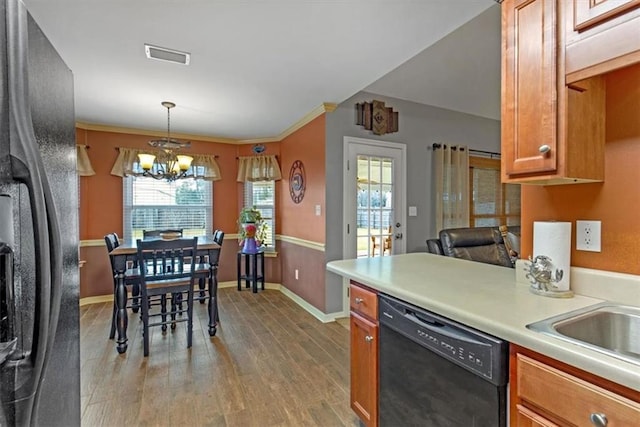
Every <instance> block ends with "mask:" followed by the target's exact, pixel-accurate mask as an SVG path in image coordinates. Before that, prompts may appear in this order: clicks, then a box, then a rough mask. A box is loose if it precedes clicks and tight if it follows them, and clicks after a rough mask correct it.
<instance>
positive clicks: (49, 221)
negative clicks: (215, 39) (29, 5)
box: [6, 0, 62, 424]
mask: <svg viewBox="0 0 640 427" xmlns="http://www.w3.org/2000/svg"><path fill="white" fill-rule="evenodd" d="M6 16H7V22H6V23H7V26H6V28H7V57H8V58H7V59H8V61H7V62H8V64H9V67H8V76H9V81H11V82H12V84H11V85H8V95H9V96H8V98H9V123H10V132H11V138H10V144H9V153H10V156H11V168H12V172H13V176H14V179H15V180H16V181H19V182H23V183H24V184H26V186H27V188H28V189H29V201H30V202H31V212H32V222H33V230H34V247H35V259H36V293H35V295H36V313H35V324H34V331H33V332H34V334H33V344H32V352H31V354H30V357H29V360H30V362H31V368H32V372H31V378H30V379H29V381H27V384H26V387H29V388H33V389H34V390H23V392H27V393H29V394H28V395H27V396H30V395H31V392H35V398H34V399H27V400H29V401H30V402H28V403H26V406H27V407H26V408H23V409H24V410H25V412H26V413H25V414H22V416H23V417H26V418H27V419H24V418H23V419H22V420H21V421H20V422H21V423H22V424H34V423H35V422H36V421H37V416H36V415H37V414H36V413H35V411H36V410H37V405H34V402H37V400H38V397H39V392H40V384H41V379H42V375H43V373H44V370H45V368H46V364H47V354H48V353H50V352H51V348H52V346H53V338H54V337H55V332H56V328H57V324H58V316H59V310H60V298H61V285H62V243H61V235H60V227H59V224H58V219H57V215H56V211H55V206H54V203H53V195H52V192H51V188H50V186H49V181H48V179H47V176H46V174H45V170H44V165H43V163H42V159H41V157H40V152H39V150H38V143H37V141H36V136H35V132H34V129H33V123H32V118H31V108H30V105H29V86H28V76H27V74H26V73H27V71H26V70H27V69H28V68H27V65H28V28H27V10H26V7H25V6H24V4H23V3H22V2H21V1H16V0H13V1H8V2H7V14H6ZM21 394H22V393H21ZM23 395H24V394H23ZM27 396H25V397H27Z"/></svg>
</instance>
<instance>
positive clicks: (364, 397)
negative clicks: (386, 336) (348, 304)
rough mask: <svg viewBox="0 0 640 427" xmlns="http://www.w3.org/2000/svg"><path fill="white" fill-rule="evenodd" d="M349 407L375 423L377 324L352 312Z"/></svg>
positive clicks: (374, 424)
mask: <svg viewBox="0 0 640 427" xmlns="http://www.w3.org/2000/svg"><path fill="white" fill-rule="evenodd" d="M351 409H353V410H354V411H355V412H356V414H358V416H359V417H360V419H361V420H362V421H363V422H364V424H365V425H366V426H376V425H377V424H378V325H377V324H375V323H374V322H371V321H369V320H367V319H366V318H364V317H362V316H360V315H359V314H357V313H353V312H352V313H351Z"/></svg>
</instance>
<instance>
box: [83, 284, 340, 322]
mask: <svg viewBox="0 0 640 427" xmlns="http://www.w3.org/2000/svg"><path fill="white" fill-rule="evenodd" d="M237 286H238V282H236V281H235V280H233V281H226V282H219V283H218V288H235V287H237ZM264 288H265V289H270V290H274V291H280V292H282V293H283V294H285V295H286V296H287V297H288V298H289V299H291V300H292V301H293V302H295V303H296V304H298V305H299V306H300V307H302V308H303V309H304V310H305V311H306V312H308V313H309V314H311V315H312V316H313V317H315V318H316V319H318V320H319V321H321V322H322V323H329V322H334V321H335V320H336V319H339V318H341V317H345V315H344V313H343V312H342V311H339V312H335V313H323V312H322V311H320V310H318V309H317V308H315V307H314V306H313V305H311V304H309V303H308V302H307V301H305V300H304V299H302V298H301V297H299V296H298V295H296V294H295V293H293V292H291V291H290V290H289V289H287V288H285V287H284V286H282V285H281V284H279V283H269V282H265V284H264ZM243 289H244V288H243ZM104 302H113V295H112V294H111V295H97V296H94V297H85V298H80V306H81V307H82V306H84V305H89V304H99V303H104Z"/></svg>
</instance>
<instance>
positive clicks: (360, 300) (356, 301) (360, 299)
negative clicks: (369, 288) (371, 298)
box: [354, 297, 364, 304]
mask: <svg viewBox="0 0 640 427" xmlns="http://www.w3.org/2000/svg"><path fill="white" fill-rule="evenodd" d="M362 301H364V300H363V299H362V298H358V297H356V299H355V300H354V302H355V303H356V304H362Z"/></svg>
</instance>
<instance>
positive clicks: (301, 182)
mask: <svg viewBox="0 0 640 427" xmlns="http://www.w3.org/2000/svg"><path fill="white" fill-rule="evenodd" d="M306 185H307V179H306V177H305V174H304V165H303V164H302V162H301V161H300V160H296V161H295V162H293V164H292V165H291V171H290V172H289V194H290V195H291V200H293V203H300V202H301V201H302V199H303V198H304V190H305V188H306Z"/></svg>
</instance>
